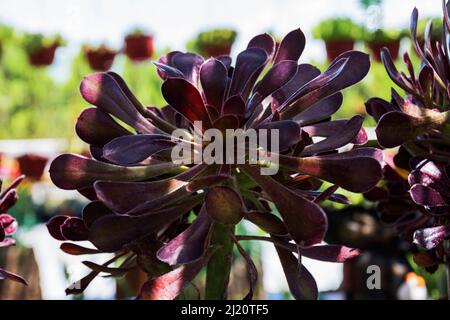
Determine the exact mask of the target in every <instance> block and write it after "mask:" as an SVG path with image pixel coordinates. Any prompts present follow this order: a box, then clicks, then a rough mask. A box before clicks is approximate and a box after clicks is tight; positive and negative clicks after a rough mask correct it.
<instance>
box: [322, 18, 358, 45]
mask: <svg viewBox="0 0 450 320" xmlns="http://www.w3.org/2000/svg"><path fill="white" fill-rule="evenodd" d="M313 36H314V38H316V39H322V40H325V41H333V40H358V39H361V38H362V36H363V28H362V27H361V26H360V25H359V24H357V23H355V22H353V20H352V19H350V18H346V17H339V18H331V19H327V20H324V21H322V22H321V23H319V24H318V25H317V26H316V27H315V28H314V29H313Z"/></svg>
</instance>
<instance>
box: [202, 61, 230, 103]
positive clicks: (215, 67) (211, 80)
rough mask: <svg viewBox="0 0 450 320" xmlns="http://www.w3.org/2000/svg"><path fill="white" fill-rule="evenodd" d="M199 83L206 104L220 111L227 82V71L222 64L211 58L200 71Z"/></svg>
mask: <svg viewBox="0 0 450 320" xmlns="http://www.w3.org/2000/svg"><path fill="white" fill-rule="evenodd" d="M200 82H201V84H202V89H203V93H204V94H205V99H206V102H207V104H209V105H212V106H214V107H215V108H216V109H217V110H221V109H222V104H223V102H224V100H225V91H226V88H227V82H228V70H227V68H226V67H225V66H224V64H223V63H222V62H220V61H219V60H217V59H214V58H211V59H208V60H206V62H205V63H203V65H202V67H201V69H200Z"/></svg>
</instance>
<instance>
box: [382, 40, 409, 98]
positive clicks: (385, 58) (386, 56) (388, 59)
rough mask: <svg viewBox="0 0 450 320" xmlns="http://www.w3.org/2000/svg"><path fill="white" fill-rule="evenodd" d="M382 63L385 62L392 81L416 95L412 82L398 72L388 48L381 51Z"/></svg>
mask: <svg viewBox="0 0 450 320" xmlns="http://www.w3.org/2000/svg"><path fill="white" fill-rule="evenodd" d="M413 43H414V41H413ZM381 61H382V62H383V64H384V68H385V69H386V72H387V73H388V75H389V77H390V78H391V79H392V81H394V83H395V84H396V85H398V86H399V87H400V88H402V89H404V90H406V91H407V92H408V93H412V94H414V93H415V90H414V88H413V87H412V86H411V84H410V82H409V81H408V80H407V79H406V75H405V74H404V73H400V72H399V71H398V70H397V67H396V66H395V64H394V61H393V60H392V56H391V54H390V52H389V49H387V48H382V49H381Z"/></svg>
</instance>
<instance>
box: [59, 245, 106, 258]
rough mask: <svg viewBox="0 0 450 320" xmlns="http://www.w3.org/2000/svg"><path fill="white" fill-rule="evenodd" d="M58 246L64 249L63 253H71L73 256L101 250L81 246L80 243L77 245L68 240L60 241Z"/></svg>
mask: <svg viewBox="0 0 450 320" xmlns="http://www.w3.org/2000/svg"><path fill="white" fill-rule="evenodd" d="M59 248H60V249H61V250H62V251H64V252H65V253H67V254H70V255H73V256H79V255H83V254H96V253H102V252H101V251H98V250H96V249H91V248H86V247H82V246H80V245H77V244H75V243H70V242H65V243H62V244H61V246H60V247H59Z"/></svg>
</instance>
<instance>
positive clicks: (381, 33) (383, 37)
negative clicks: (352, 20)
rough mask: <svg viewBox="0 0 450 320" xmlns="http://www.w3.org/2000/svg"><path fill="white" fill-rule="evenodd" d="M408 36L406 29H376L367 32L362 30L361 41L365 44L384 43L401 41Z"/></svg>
mask: <svg viewBox="0 0 450 320" xmlns="http://www.w3.org/2000/svg"><path fill="white" fill-rule="evenodd" d="M408 35H409V31H408V30H406V29H377V30H374V31H369V30H367V29H364V33H363V39H364V41H366V42H375V43H376V42H386V41H395V40H401V39H402V38H404V37H407V36H408Z"/></svg>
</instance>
